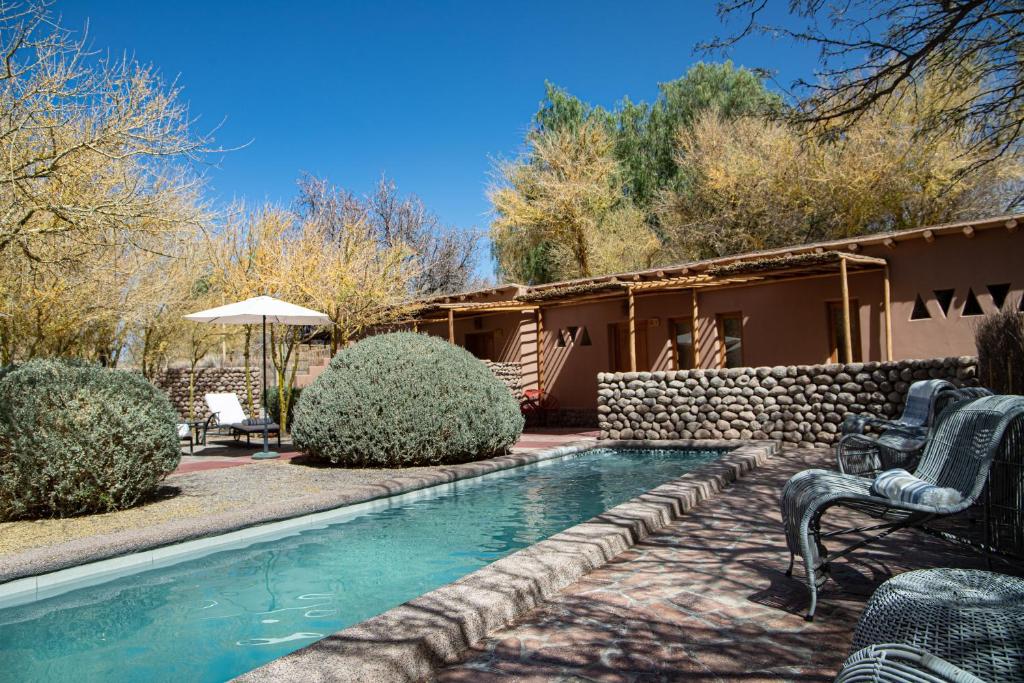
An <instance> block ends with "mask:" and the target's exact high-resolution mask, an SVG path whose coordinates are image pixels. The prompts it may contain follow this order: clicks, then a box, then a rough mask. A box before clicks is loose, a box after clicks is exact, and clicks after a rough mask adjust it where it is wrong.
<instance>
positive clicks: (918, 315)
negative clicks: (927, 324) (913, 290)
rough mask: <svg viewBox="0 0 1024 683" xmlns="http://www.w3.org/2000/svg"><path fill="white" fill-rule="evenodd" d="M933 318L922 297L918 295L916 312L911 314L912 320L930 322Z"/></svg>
mask: <svg viewBox="0 0 1024 683" xmlns="http://www.w3.org/2000/svg"><path fill="white" fill-rule="evenodd" d="M931 317H932V314H931V313H929V312H928V307H927V306H925V305H924V300H923V299H922V298H921V295H920V294H918V295H917V298H916V299H914V310H913V311H911V312H910V319H911V320H928V319H929V318H931Z"/></svg>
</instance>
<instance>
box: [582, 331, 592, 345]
mask: <svg viewBox="0 0 1024 683" xmlns="http://www.w3.org/2000/svg"><path fill="white" fill-rule="evenodd" d="M580 346H590V333H589V332H587V328H585V327H584V328H583V332H581V333H580Z"/></svg>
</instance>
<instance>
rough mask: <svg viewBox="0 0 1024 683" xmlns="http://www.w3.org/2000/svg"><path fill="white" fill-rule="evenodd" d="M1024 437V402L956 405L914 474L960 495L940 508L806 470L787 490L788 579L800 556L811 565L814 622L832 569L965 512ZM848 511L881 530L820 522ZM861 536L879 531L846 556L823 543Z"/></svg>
mask: <svg viewBox="0 0 1024 683" xmlns="http://www.w3.org/2000/svg"><path fill="white" fill-rule="evenodd" d="M1022 431H1024V397H1022V396H986V397H983V398H979V399H975V400H971V401H966V402H960V403H954V404H953V405H951V406H949V407H948V408H947V409H946V410H944V411H943V412H942V414H941V415H940V416H939V419H938V420H937V422H936V425H935V428H934V430H933V431H932V433H931V435H930V436H929V439H928V443H927V445H926V446H925V451H924V455H923V456H922V458H921V463H920V464H919V465H918V467H917V470H916V471H915V473H914V474H915V476H917V477H918V478H919V479H921V480H923V481H925V482H927V483H929V484H933V485H935V486H939V487H943V488H952V489H956V490H957V491H959V492H960V495H961V497H962V500H961V502H960V503H958V504H956V505H950V506H944V507H933V506H928V505H921V504H916V503H904V502H900V501H894V500H890V499H889V498H883V497H880V496H876V495H874V494H872V493H871V484H872V481H871V480H870V479H867V478H865V477H858V476H855V475H850V474H840V473H838V472H831V471H828V470H804V471H803V472H800V473H798V474H796V475H794V476H793V477H792V478H791V479H790V480H789V481H788V482H787V483H786V486H785V487H784V488H783V490H782V499H781V508H782V520H783V524H784V526H785V531H786V543H787V545H788V546H789V551H790V560H789V569H788V570H787V571H786V575H787V576H792V573H793V565H794V563H795V561H796V556H797V555H800V556H801V557H802V558H803V560H804V566H805V568H806V571H807V576H806V581H807V588H808V591H809V592H810V598H811V600H810V608H809V609H808V611H807V619H809V620H810V619H813V618H814V610H815V607H816V605H817V599H818V592H817V589H818V585H819V583H824V581H825V580H826V578H827V575H828V571H829V566H828V563H829V562H831V561H832V560H835V559H837V558H839V557H842V556H844V555H846V554H848V553H850V552H852V551H854V550H856V549H858V548H861V547H863V546H864V545H867V544H868V543H870V542H872V541H875V540H877V539H880V538H883V537H885V536H887V535H889V534H891V533H892V532H894V531H897V530H899V529H905V528H908V527H915V526H921V525H923V524H925V523H927V522H929V521H931V520H933V519H936V518H938V517H943V516H947V515H952V514H955V513H958V512H962V511H963V510H966V509H967V508H969V507H970V506H971V505H973V504H974V503H975V501H976V500H977V499H978V497H979V496H980V495H981V492H982V490H983V489H984V487H985V482H986V480H987V478H988V472H989V465H990V464H991V462H992V458H993V456H994V455H995V453H996V451H997V450H998V449H999V446H1000V443H1001V442H1002V441H1003V439H1004V437H1005V436H1006V434H1007V433H1008V432H1010V433H1012V434H1015V435H1017V436H1014V438H1020V437H1019V434H1020V433H1021V432H1022ZM835 506H843V507H848V508H852V509H855V510H858V511H860V512H862V513H865V514H867V515H869V516H871V517H874V518H876V519H878V520H880V521H881V523H879V524H871V525H868V526H861V527H855V528H851V529H840V530H837V531H832V532H828V533H822V532H821V518H822V516H823V515H824V514H825V512H826V511H828V509H829V508H832V507H835ZM855 532H879V533H877V534H876V535H874V536H871V537H869V538H866V539H863V540H860V541H858V542H856V543H854V544H852V545H850V546H849V547H847V548H845V549H844V550H842V551H840V552H837V553H832V554H830V553H829V552H828V551H827V549H826V548H825V546H824V545H823V542H822V541H823V540H824V539H826V538H831V537H834V536H840V535H843V534H850V533H855Z"/></svg>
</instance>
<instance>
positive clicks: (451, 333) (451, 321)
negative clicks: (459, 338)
mask: <svg viewBox="0 0 1024 683" xmlns="http://www.w3.org/2000/svg"><path fill="white" fill-rule="evenodd" d="M448 343H449V344H454V343H455V309H454V308H449V309H448Z"/></svg>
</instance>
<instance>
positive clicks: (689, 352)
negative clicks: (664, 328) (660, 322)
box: [669, 318, 696, 370]
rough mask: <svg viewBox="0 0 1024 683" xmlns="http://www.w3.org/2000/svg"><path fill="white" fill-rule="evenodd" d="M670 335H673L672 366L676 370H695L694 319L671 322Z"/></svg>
mask: <svg viewBox="0 0 1024 683" xmlns="http://www.w3.org/2000/svg"><path fill="white" fill-rule="evenodd" d="M669 334H671V335H672V339H671V340H670V341H671V342H672V364H673V365H674V366H675V368H676V370H691V369H693V367H694V365H695V364H696V363H695V362H694V353H693V319H692V318H673V319H671V320H669Z"/></svg>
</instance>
